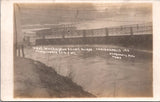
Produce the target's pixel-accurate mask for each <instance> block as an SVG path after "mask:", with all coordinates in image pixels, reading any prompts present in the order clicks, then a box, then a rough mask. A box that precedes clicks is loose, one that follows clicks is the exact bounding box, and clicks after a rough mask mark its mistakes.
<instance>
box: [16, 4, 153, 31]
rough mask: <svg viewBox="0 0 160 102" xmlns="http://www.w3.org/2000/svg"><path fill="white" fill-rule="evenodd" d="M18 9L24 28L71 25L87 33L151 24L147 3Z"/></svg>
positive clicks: (42, 6)
mask: <svg viewBox="0 0 160 102" xmlns="http://www.w3.org/2000/svg"><path fill="white" fill-rule="evenodd" d="M18 6H19V8H20V15H21V24H22V25H23V27H28V26H30V25H41V26H42V25H44V24H46V25H47V24H50V25H56V24H63V23H67V24H70V23H73V24H75V25H76V26H77V27H78V28H79V29H83V28H88V29H90V28H101V27H108V26H116V25H126V24H132V23H143V22H151V21H152V5H151V4H149V3H148V4H147V3H145V4H144V3H143V4H140V3H137V4H136V3H114V4H113V3H112V4H111V3H103V4H100V3H98V4H95V3H93V4H91V3H90V4H87V3H85V4H84V3H82V4H81V3H78V4H73V3H71V4H69V3H68V4H62V3H59V4H58V3H57V4H18Z"/></svg>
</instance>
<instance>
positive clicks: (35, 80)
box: [14, 57, 95, 98]
mask: <svg viewBox="0 0 160 102" xmlns="http://www.w3.org/2000/svg"><path fill="white" fill-rule="evenodd" d="M14 97H15V98H38V97H39V98H67V97H72V98H74V97H75V98H84V97H86V98H87V97H95V96H94V95H92V94H90V93H88V92H86V91H84V90H83V88H82V87H81V86H79V85H77V84H76V83H74V82H73V81H72V80H71V79H69V78H67V77H64V76H61V75H59V74H57V72H56V71H55V70H54V69H53V68H51V67H47V66H46V65H45V64H43V63H41V62H39V61H34V60H32V59H28V58H22V57H15V58H14Z"/></svg>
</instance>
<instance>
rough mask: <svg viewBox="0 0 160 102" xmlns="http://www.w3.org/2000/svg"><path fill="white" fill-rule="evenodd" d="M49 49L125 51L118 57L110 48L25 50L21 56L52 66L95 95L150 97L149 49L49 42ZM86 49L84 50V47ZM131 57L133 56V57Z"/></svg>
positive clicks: (150, 64)
mask: <svg viewBox="0 0 160 102" xmlns="http://www.w3.org/2000/svg"><path fill="white" fill-rule="evenodd" d="M45 47H52V48H75V47H76V48H91V49H96V48H109V49H112V48H114V49H121V50H126V51H125V52H121V53H123V54H128V53H129V54H130V55H131V57H125V56H123V57H122V58H121V59H119V58H114V57H113V56H111V55H110V52H112V51H97V50H92V51H89V50H88V51H76V54H69V55H68V54H55V53H52V54H51V53H45V54H44V53H39V52H36V51H35V50H34V49H33V48H26V49H25V56H26V57H27V58H31V59H34V60H37V61H40V62H42V63H44V64H46V65H47V66H50V67H52V68H53V69H55V70H56V71H57V73H59V74H60V75H63V76H67V77H69V78H71V79H72V80H73V82H75V83H77V84H78V85H80V86H82V88H83V89H84V90H85V91H88V92H90V93H92V94H94V95H96V96H97V97H123V96H125V97H140V96H141V97H143V96H144V97H146V96H152V51H144V50H135V49H128V48H124V47H119V46H113V45H74V46H73V45H55V46H54V45H49V46H45ZM86 50H87V49H86ZM132 55H133V56H134V57H133V56H132Z"/></svg>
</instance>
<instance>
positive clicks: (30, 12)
mask: <svg viewBox="0 0 160 102" xmlns="http://www.w3.org/2000/svg"><path fill="white" fill-rule="evenodd" d="M4 4H5V3H4ZM153 7H154V4H153V3H152V2H125V1H124V2H69V3H68V2H46V3H45V2H38V3H37V2H36V3H34V2H13V3H12V10H13V11H12V12H13V13H12V15H13V17H12V18H13V19H12V20H13V23H12V24H13V25H12V29H13V30H12V32H13V34H12V36H11V39H12V40H11V41H12V42H11V43H12V50H11V51H10V53H12V57H11V61H12V71H13V72H12V78H13V79H12V82H13V83H12V90H11V91H12V96H13V97H12V98H13V99H34V98H37V99H40V98H47V99H57V98H58V99H64V98H74V99H75V98H80V99H83V98H87V99H96V98H151V99H152V98H154V77H153V76H154V71H153V68H154V66H153V52H154V51H153V42H154V40H153V35H154V29H153V28H154V21H153V18H154V15H153ZM2 35H3V34H2ZM4 42H6V41H3V43H2V45H4ZM7 46H8V45H7V42H6V45H5V47H7ZM2 50H3V49H2ZM5 61H7V59H6V60H5ZM4 70H5V69H4ZM4 70H2V73H3V71H4ZM3 75H4V74H3ZM5 75H6V74H5ZM2 78H4V77H2ZM2 80H3V79H2ZM3 82H4V81H2V83H1V84H2V87H3ZM4 87H5V86H4ZM155 95H156V94H155Z"/></svg>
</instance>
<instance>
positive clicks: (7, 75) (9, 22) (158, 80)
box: [1, 0, 160, 101]
mask: <svg viewBox="0 0 160 102" xmlns="http://www.w3.org/2000/svg"><path fill="white" fill-rule="evenodd" d="M64 2H65V3H71V2H72V3H73V2H74V3H117V2H118V3H123V2H125V3H133V2H134V3H146V2H147V3H153V5H152V6H153V46H154V48H153V95H154V96H153V98H108V97H107V98H62V99H60V98H54V99H49V98H40V99H38V98H27V99H26V98H23V99H22V98H19V99H18V98H16V99H14V98H13V53H12V52H13V3H64ZM159 43H160V2H159V1H149V0H148V1H147V0H141V1H140V0H134V1H133V0H132V1H129V0H114V1H111V0H108V1H106V0H99V1H98V0H93V1H91V0H90V1H83V0H82V1H81V0H79V1H78V0H76V1H75V0H74V1H73V0H2V1H1V100H3V101H9V100H12V101H23V100H26V101H29V100H32V101H34V100H35V101H43V100H45V101H51V100H52V101H53V100H55V101H88V100H90V101H104V100H105V101H120V100H121V101H131V100H132V101H133V100H134V101H160V66H159V61H160V53H159V52H160V46H158V44H159Z"/></svg>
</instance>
